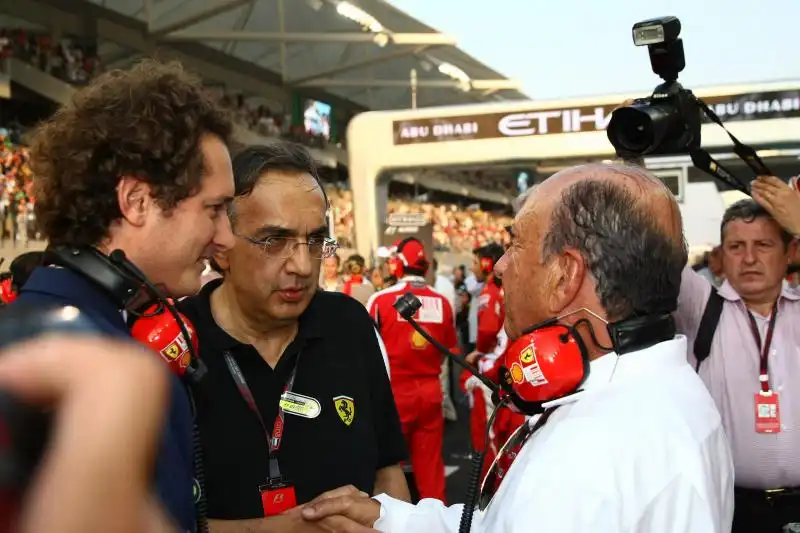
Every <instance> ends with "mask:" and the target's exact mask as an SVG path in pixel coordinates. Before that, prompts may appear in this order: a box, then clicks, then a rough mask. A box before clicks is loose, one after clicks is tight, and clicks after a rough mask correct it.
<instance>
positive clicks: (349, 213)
mask: <svg viewBox="0 0 800 533" xmlns="http://www.w3.org/2000/svg"><path fill="white" fill-rule="evenodd" d="M327 192H328V196H329V198H330V201H331V208H332V214H333V223H334V231H335V234H336V239H337V240H338V241H339V243H340V245H341V246H342V247H344V248H351V247H352V244H353V243H354V238H353V237H354V233H355V226H354V219H353V193H352V191H350V190H348V189H347V188H346V187H345V186H343V185H329V186H328V188H327ZM388 213H424V214H425V216H426V218H427V219H428V220H429V221H430V222H432V223H433V240H434V245H435V246H436V249H437V251H451V252H471V251H472V250H473V249H475V248H477V247H479V246H483V245H485V244H487V243H489V242H499V243H505V242H507V239H508V232H506V231H505V228H506V227H507V226H508V225H510V224H511V217H509V216H506V215H503V214H498V213H491V212H488V211H484V210H482V209H480V208H479V207H477V206H471V207H468V208H466V209H465V208H464V207H463V206H458V205H456V204H436V203H424V202H419V201H415V200H412V199H401V198H392V199H390V200H389V205H388Z"/></svg>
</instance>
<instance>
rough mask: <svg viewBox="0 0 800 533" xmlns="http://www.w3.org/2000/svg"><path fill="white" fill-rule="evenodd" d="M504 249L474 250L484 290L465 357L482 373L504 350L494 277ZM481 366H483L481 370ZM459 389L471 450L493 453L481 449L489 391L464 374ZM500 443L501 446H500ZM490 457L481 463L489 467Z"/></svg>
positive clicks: (498, 284)
mask: <svg viewBox="0 0 800 533" xmlns="http://www.w3.org/2000/svg"><path fill="white" fill-rule="evenodd" d="M504 251H505V250H504V249H503V247H502V246H500V245H499V244H495V243H492V244H487V245H486V246H482V247H480V248H476V249H475V250H474V251H473V255H472V258H473V265H472V268H473V272H474V273H475V276H476V278H479V279H482V280H484V284H483V289H481V292H480V294H479V295H478V298H477V304H478V337H477V341H476V344H475V347H476V350H475V351H474V352H472V353H471V354H469V355H468V356H467V361H468V362H469V363H470V364H473V365H475V366H477V367H478V368H479V369H480V370H481V371H482V373H484V374H486V372H485V371H484V370H489V368H490V367H491V366H492V365H493V363H494V360H496V359H497V358H498V357H499V356H501V355H502V354H503V351H504V350H505V347H504V346H502V345H500V344H499V343H498V341H499V340H500V341H502V340H504V339H505V336H504V335H502V334H501V333H502V330H503V322H504V320H505V317H506V314H505V308H504V306H503V288H502V284H501V282H500V280H499V279H498V278H497V277H496V276H495V275H494V265H495V264H496V263H497V261H498V260H499V259H500V258H501V257H502V256H503V253H504ZM482 366H483V367H485V368H483V369H482ZM496 373H497V372H496V371H494V372H493V377H490V379H492V380H493V381H497V377H496ZM462 387H463V389H464V392H466V393H467V394H468V395H469V399H470V437H471V441H472V448H473V450H475V451H476V452H486V453H487V454H488V456H489V457H491V456H492V455H493V453H492V452H493V450H492V449H490V450H484V443H485V439H486V431H487V427H486V424H487V422H488V420H489V416H490V413H491V410H492V409H493V406H492V404H491V400H490V395H489V393H488V389H486V388H485V387H483V386H481V385H480V382H479V381H478V379H477V378H475V377H473V376H472V375H471V374H469V373H468V372H466V371H464V374H463V375H462ZM489 442H490V447H491V448H494V444H495V439H494V438H493V435H492V436H490V441H489ZM501 444H502V443H501ZM490 462H491V458H489V460H487V461H486V462H485V463H484V464H489V463H490Z"/></svg>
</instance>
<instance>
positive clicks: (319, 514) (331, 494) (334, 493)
mask: <svg viewBox="0 0 800 533" xmlns="http://www.w3.org/2000/svg"><path fill="white" fill-rule="evenodd" d="M301 512H302V515H303V518H304V519H306V520H308V521H312V522H317V523H318V524H319V525H321V526H322V527H323V528H325V529H326V530H328V531H330V532H331V533H370V532H373V531H374V530H373V529H371V528H372V526H373V525H374V524H375V522H376V521H377V520H378V518H380V516H381V504H380V503H378V502H376V501H375V500H373V499H372V498H370V497H369V495H368V494H366V493H364V492H360V491H359V490H358V489H357V488H355V487H353V486H352V485H349V486H347V487H341V488H338V489H334V490H331V491H328V492H326V493H324V494H321V495H320V496H319V497H317V498H316V499H315V500H314V501H312V502H309V503H308V504H306V505H305V506H304V507H303V510H302V511H301Z"/></svg>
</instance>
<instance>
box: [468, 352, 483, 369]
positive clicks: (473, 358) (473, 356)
mask: <svg viewBox="0 0 800 533" xmlns="http://www.w3.org/2000/svg"><path fill="white" fill-rule="evenodd" d="M481 357H483V354H482V353H481V352H479V351H477V350H475V351H473V352H471V353H469V354H467V357H466V359H467V363H469V364H471V365H473V366H474V365H475V363H477V362H478V359H480V358H481Z"/></svg>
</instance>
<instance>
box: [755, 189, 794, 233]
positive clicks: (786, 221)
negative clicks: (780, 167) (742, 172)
mask: <svg viewBox="0 0 800 533" xmlns="http://www.w3.org/2000/svg"><path fill="white" fill-rule="evenodd" d="M752 194H753V199H754V200H755V201H756V202H758V203H759V205H761V206H762V207H763V208H764V209H766V210H767V211H769V213H770V214H771V215H772V216H773V217H774V218H775V220H776V221H777V222H778V224H780V225H781V226H782V227H783V228H784V229H785V230H786V231H788V232H789V233H791V234H792V235H800V193H798V192H797V191H796V190H794V189H792V188H791V187H789V186H788V185H787V184H785V183H784V182H783V181H781V180H780V179H779V178H776V177H775V176H759V177H758V178H757V179H756V180H755V181H754V182H753V184H752Z"/></svg>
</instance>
